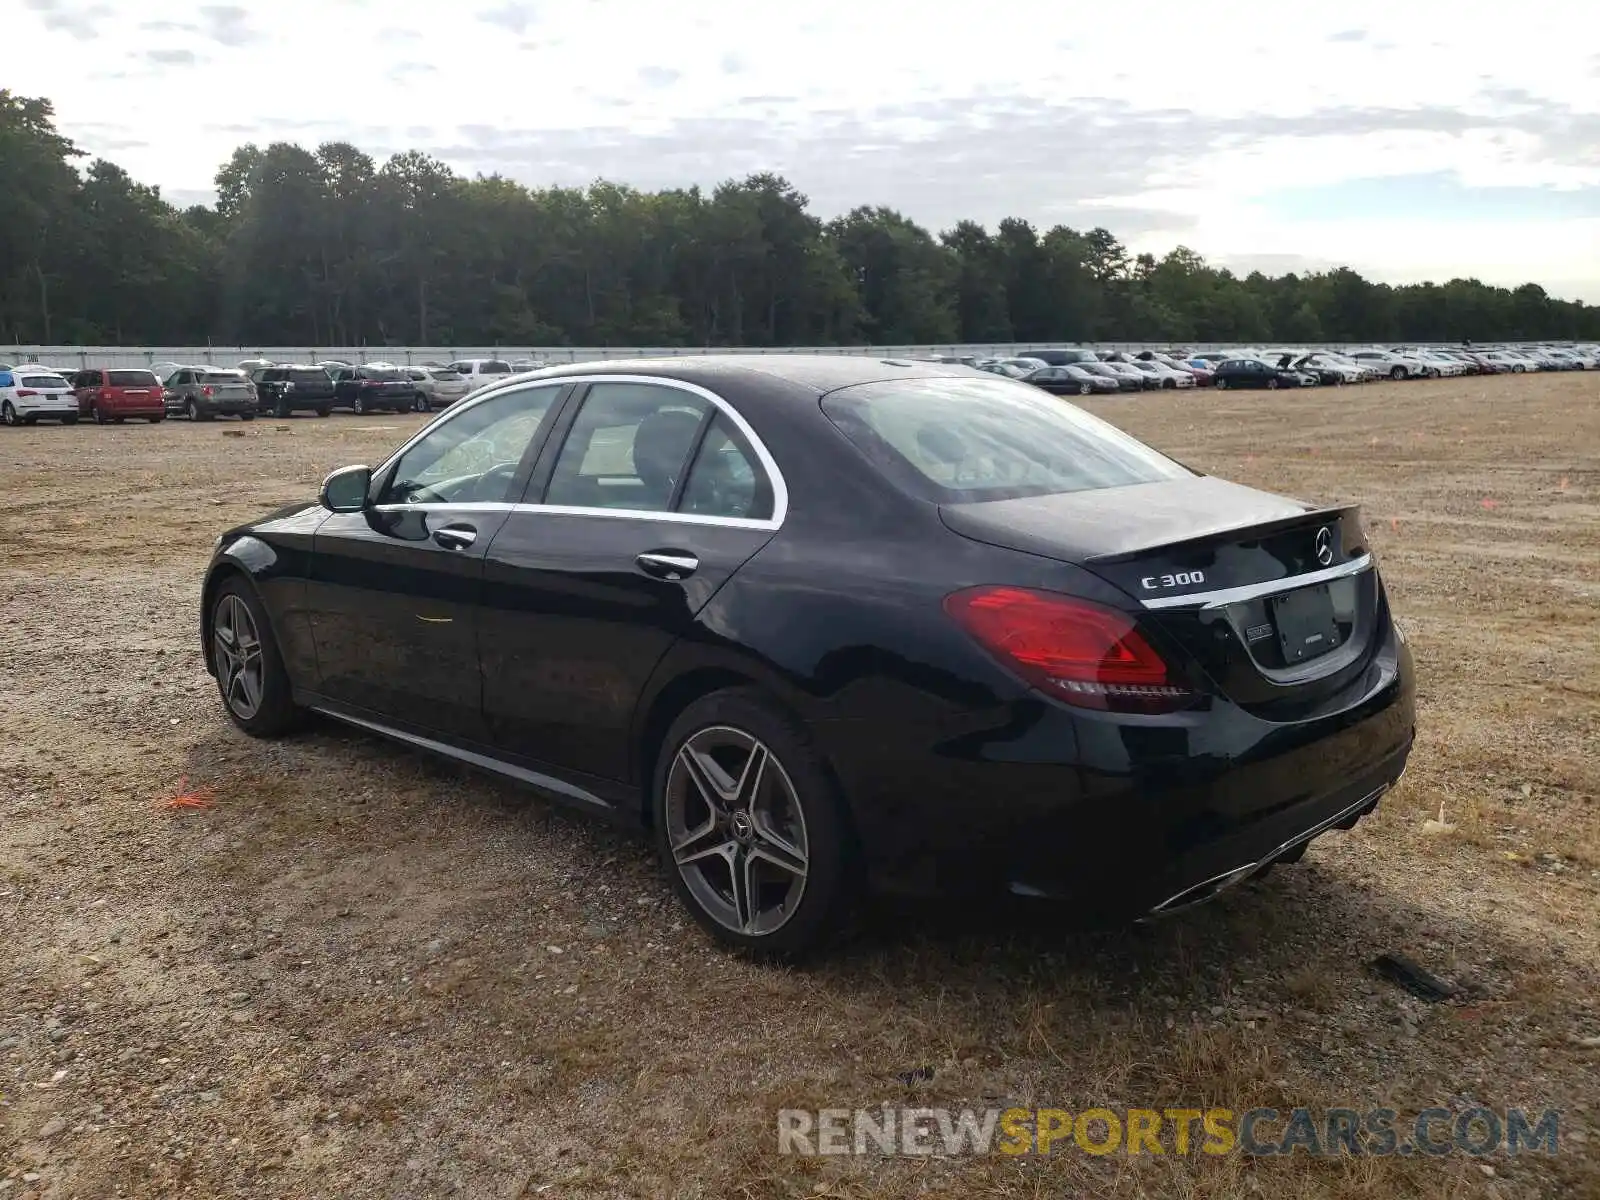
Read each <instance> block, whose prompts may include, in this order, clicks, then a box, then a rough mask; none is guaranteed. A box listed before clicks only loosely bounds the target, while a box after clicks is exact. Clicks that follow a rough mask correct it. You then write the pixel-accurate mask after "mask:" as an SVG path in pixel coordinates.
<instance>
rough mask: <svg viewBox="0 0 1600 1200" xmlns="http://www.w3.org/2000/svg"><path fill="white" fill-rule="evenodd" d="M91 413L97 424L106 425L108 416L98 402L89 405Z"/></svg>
mask: <svg viewBox="0 0 1600 1200" xmlns="http://www.w3.org/2000/svg"><path fill="white" fill-rule="evenodd" d="M89 415H90V416H91V417H93V418H94V423H95V424H96V425H104V424H106V421H107V418H106V414H105V410H104V409H103V408H101V407H100V406H99V405H98V404H91V405H90V406H89Z"/></svg>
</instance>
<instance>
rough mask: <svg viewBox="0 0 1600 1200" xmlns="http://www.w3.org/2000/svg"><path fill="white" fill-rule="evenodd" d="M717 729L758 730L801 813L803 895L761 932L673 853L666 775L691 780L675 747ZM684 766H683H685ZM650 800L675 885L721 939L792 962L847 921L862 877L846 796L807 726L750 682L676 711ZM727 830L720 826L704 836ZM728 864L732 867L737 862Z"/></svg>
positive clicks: (747, 733) (753, 733) (777, 781)
mask: <svg viewBox="0 0 1600 1200" xmlns="http://www.w3.org/2000/svg"><path fill="white" fill-rule="evenodd" d="M718 732H720V733H724V734H738V735H742V736H744V737H746V738H754V739H756V740H757V741H758V742H760V743H761V744H763V745H764V746H765V747H766V748H767V750H768V752H769V753H770V755H771V758H770V759H769V760H768V766H767V769H768V771H769V772H770V770H771V765H772V762H774V761H775V762H776V763H777V764H778V766H779V767H780V768H781V770H780V772H779V774H778V775H777V776H771V777H770V778H771V779H772V780H773V782H772V783H771V784H769V785H768V786H769V787H772V786H778V785H781V783H782V782H784V781H787V782H788V783H789V784H790V785H791V786H792V794H793V798H794V802H795V803H796V804H797V807H798V810H799V814H800V821H801V825H800V832H801V833H802V834H803V840H804V842H805V846H804V850H805V860H806V870H805V878H804V881H803V883H802V884H801V885H800V892H799V895H798V897H791V896H786V897H785V898H784V903H787V904H790V905H792V907H791V908H790V909H789V911H788V913H787V915H784V916H783V917H782V919H781V921H780V922H779V923H778V924H777V925H776V926H775V927H773V928H771V929H770V930H768V931H765V932H761V933H750V932H742V931H740V930H737V929H734V928H731V927H730V926H729V925H727V924H724V923H723V921H722V920H721V919H719V918H718V917H717V916H716V915H715V914H714V913H713V912H711V911H710V910H709V909H708V908H707V907H706V906H705V904H704V903H703V902H702V901H701V899H700V898H699V897H697V895H696V893H695V891H694V890H693V889H692V888H691V886H690V884H689V882H688V881H687V880H686V878H685V875H686V872H690V873H694V872H697V871H698V868H696V867H694V866H693V865H692V864H691V865H689V866H687V867H683V868H680V867H679V866H678V865H677V864H676V862H675V861H674V856H673V848H672V840H673V839H672V834H671V821H670V817H669V810H668V786H669V781H670V782H671V783H672V784H673V786H674V787H675V788H676V787H677V786H680V785H681V784H682V783H687V777H686V776H684V775H681V774H680V775H679V776H678V777H674V775H673V769H674V766H675V764H676V762H677V758H678V753H679V751H680V750H681V749H682V748H683V747H684V745H685V743H687V742H689V740H690V739H691V738H694V737H696V736H698V735H702V734H706V733H712V734H713V736H715V735H716V734H717V733H718ZM679 771H680V772H682V768H681V767H680V768H679ZM780 792H781V788H780ZM696 794H698V793H696ZM651 806H652V816H653V824H654V829H655V840H656V846H657V850H658V851H659V853H660V855H661V860H662V865H663V867H664V869H665V870H666V873H667V876H668V878H669V879H670V881H671V883H672V888H673V891H674V892H676V893H677V896H678V899H679V900H680V901H681V902H682V903H683V905H684V906H685V907H686V908H687V909H688V910H689V912H690V914H691V915H692V916H693V917H694V919H695V921H696V922H697V923H699V925H700V926H701V927H702V928H704V929H705V930H706V932H708V933H709V934H711V936H712V937H713V938H715V939H716V940H717V941H719V942H721V943H722V944H723V945H725V946H728V947H730V948H732V949H735V950H738V951H740V952H741V953H744V954H747V955H749V956H751V957H754V958H758V959H762V960H769V961H782V962H794V961H797V960H799V959H801V958H804V957H805V956H806V955H807V954H809V953H810V952H812V951H814V950H816V949H818V948H819V947H821V946H822V945H823V944H824V943H825V942H826V941H827V940H828V939H829V938H830V937H831V936H833V935H834V934H836V933H837V932H839V930H840V929H841V928H842V927H843V925H844V923H845V921H846V919H847V918H848V916H849V914H850V911H851V909H852V908H853V906H854V903H855V900H856V897H857V896H858V894H859V892H860V879H861V874H860V870H859V865H858V864H859V855H858V853H857V850H856V841H855V837H854V834H853V832H852V830H851V828H850V823H849V821H848V819H847V817H846V815H845V806H844V801H843V798H842V797H841V796H840V795H839V793H838V788H837V786H836V785H835V784H834V782H833V778H832V775H831V773H830V772H829V770H828V768H827V766H826V764H825V763H824V761H823V759H822V756H821V755H820V754H819V753H818V752H817V750H816V748H815V747H814V746H813V744H812V742H811V739H810V737H809V736H808V735H807V733H806V732H805V730H804V729H803V728H802V727H801V726H800V725H798V724H797V723H796V722H795V721H794V720H793V719H792V718H790V717H789V716H788V715H787V714H785V713H784V712H783V711H782V710H781V709H779V708H778V707H777V706H776V705H774V704H772V703H771V702H770V701H768V700H767V699H766V698H765V697H763V696H762V695H761V694H760V693H759V692H756V691H754V690H751V689H745V688H735V689H730V690H727V691H721V692H715V693H713V694H712V695H709V696H705V697H703V698H701V699H700V700H697V701H695V702H694V703H693V704H691V705H690V706H689V707H688V708H687V709H685V710H684V711H683V712H682V713H681V714H679V716H678V719H677V720H676V721H674V722H673V723H672V727H671V728H670V729H669V730H668V731H667V736H666V738H665V740H664V741H663V742H662V745H661V751H660V754H659V755H658V757H657V761H656V763H655V767H654V771H653V774H652V776H651ZM750 824H751V823H750V822H748V821H747V822H746V825H750ZM728 829H729V830H730V832H729V833H728V834H727V835H726V836H727V838H728V839H729V840H728V841H727V842H726V844H727V845H728V846H729V847H730V848H731V852H732V853H733V854H735V855H738V854H739V852H740V851H739V849H738V844H737V843H736V842H735V840H734V838H735V833H734V832H733V831H734V830H736V829H737V826H736V825H735V824H733V823H731V822H730V824H729V825H728ZM794 832H795V831H794V830H793V829H792V828H791V829H788V830H786V831H785V836H791V837H792V835H793V834H794ZM722 836H724V835H723V834H722V833H721V832H720V828H719V830H718V831H717V832H714V833H713V834H712V837H711V838H708V839H707V841H711V840H712V839H715V838H720V837H722ZM755 840H756V841H759V840H760V839H755ZM744 844H745V845H750V844H752V843H751V842H746V843H744ZM715 857H716V856H714V855H707V856H706V858H704V859H702V861H703V862H707V863H710V862H711V861H712V860H713V859H714V858H715ZM728 869H729V872H730V875H731V872H732V870H733V868H732V867H731V866H730V867H729V868H728ZM769 869H770V868H769ZM711 870H712V872H713V875H715V874H717V873H718V872H719V868H715V867H712V868H711ZM701 886H704V883H703V881H702V884H701ZM791 886H792V885H791ZM776 907H777V911H778V912H779V913H782V912H783V907H782V904H780V905H778V906H776Z"/></svg>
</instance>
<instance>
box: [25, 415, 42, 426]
mask: <svg viewBox="0 0 1600 1200" xmlns="http://www.w3.org/2000/svg"><path fill="white" fill-rule="evenodd" d="M22 423H23V424H24V425H37V424H38V423H39V418H38V417H37V416H26V417H23V418H22Z"/></svg>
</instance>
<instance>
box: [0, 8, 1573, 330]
mask: <svg viewBox="0 0 1600 1200" xmlns="http://www.w3.org/2000/svg"><path fill="white" fill-rule="evenodd" d="M0 27H3V28H5V29H7V31H8V38H9V39H10V40H11V41H12V42H13V44H14V45H15V44H18V43H22V44H25V45H26V46H27V47H28V49H27V52H25V53H21V54H13V55H12V56H11V58H10V60H9V63H8V78H7V86H9V87H11V88H12V89H13V90H16V91H19V92H21V93H23V94H27V95H44V96H48V97H50V98H51V99H52V100H53V101H54V102H55V104H56V108H57V112H58V115H59V118H60V123H61V126H62V128H63V130H64V131H65V132H66V133H68V134H69V135H70V136H72V137H74V138H76V139H77V140H78V141H79V142H80V143H81V144H82V145H83V146H84V147H85V148H86V149H88V150H90V151H92V152H103V153H106V154H108V156H111V157H114V158H116V160H117V161H118V162H120V163H122V164H123V165H124V166H125V167H127V168H128V169H129V170H130V171H131V172H132V173H133V174H134V175H135V176H136V177H138V178H140V179H143V180H146V181H149V182H153V183H158V184H160V185H161V186H162V188H163V189H164V190H165V191H166V192H168V193H169V194H173V195H179V194H182V195H186V196H189V195H194V194H196V193H201V192H204V191H205V190H206V189H208V188H209V187H210V186H211V181H212V176H213V174H214V173H215V171H216V168H217V166H218V165H219V164H220V163H221V162H222V161H223V160H224V159H225V158H226V157H227V155H228V154H229V153H230V152H231V151H232V150H233V148H234V147H235V146H236V145H238V144H239V143H240V142H242V141H246V140H255V141H269V140H274V139H280V138H285V139H289V140H298V141H302V142H306V143H315V142H317V141H320V140H324V139H328V138H347V139H349V140H353V141H356V142H358V143H359V144H361V145H362V146H363V148H365V149H368V150H370V151H372V152H375V153H378V154H380V155H381V154H383V153H387V152H390V151H393V150H397V149H402V148H406V147H409V146H413V145H415V146H417V147H419V148H421V149H425V150H433V151H435V152H438V153H443V154H444V155H445V156H446V157H447V158H448V159H449V160H450V161H451V162H452V165H454V166H456V167H457V168H458V169H460V170H463V171H466V172H472V171H475V170H486V171H487V170H500V171H503V172H504V173H507V174H510V175H512V176H514V177H517V178H520V179H523V180H525V181H527V182H530V183H549V182H554V181H560V182H567V183H579V182H584V181H585V180H586V179H587V178H590V177H592V175H593V174H594V173H596V172H598V171H600V170H604V171H605V172H606V173H607V174H611V175H613V176H614V177H617V178H621V179H625V180H628V181H633V182H638V183H640V184H641V185H645V186H660V185H662V184H666V183H683V184H687V183H692V182H699V183H702V184H711V183H715V182H716V181H717V180H719V179H720V178H723V177H726V176H728V175H733V174H740V173H743V172H745V171H748V170H754V169H762V168H771V169H774V170H779V171H783V172H786V173H788V174H789V175H790V177H791V178H792V179H793V180H794V182H795V183H796V184H797V185H798V186H799V187H800V188H801V189H802V190H803V191H806V192H807V193H808V194H810V195H811V196H812V197H813V198H814V200H815V202H816V207H817V209H818V211H820V212H822V213H823V214H824V215H831V213H832V212H833V211H837V210H838V209H842V208H844V207H848V206H849V205H850V204H852V203H891V204H895V205H898V206H899V207H901V208H903V209H904V210H905V211H906V212H907V213H908V214H909V215H911V216H913V217H914V218H916V219H918V220H921V221H924V222H925V223H928V224H930V225H934V226H939V225H943V224H948V223H950V222H951V221H953V220H954V219H956V218H957V217H959V216H963V215H971V216H973V217H976V218H978V219H981V220H986V221H990V222H993V221H994V220H997V219H998V217H999V216H1001V215H1003V214H1006V213H1014V214H1016V215H1019V216H1025V217H1029V218H1031V219H1033V220H1035V221H1036V222H1039V223H1041V224H1048V223H1051V222H1053V221H1056V220H1066V221H1069V222H1072V221H1088V222H1093V221H1102V222H1103V223H1105V224H1107V225H1108V226H1109V227H1111V228H1112V229H1113V230H1114V231H1116V232H1119V233H1122V234H1124V235H1125V236H1127V237H1128V238H1129V239H1130V240H1131V241H1133V242H1134V243H1135V244H1136V245H1139V246H1140V247H1141V248H1143V246H1144V245H1146V244H1148V246H1149V247H1150V248H1152V249H1165V248H1168V247H1170V245H1171V244H1173V242H1175V241H1176V240H1178V239H1179V238H1180V237H1181V238H1182V239H1183V240H1184V241H1186V242H1187V243H1188V244H1191V245H1193V246H1195V247H1196V248H1197V249H1199V250H1201V251H1202V252H1203V253H1207V254H1211V255H1213V256H1223V255H1236V256H1237V255H1251V254H1256V255H1290V256H1294V255H1299V256H1302V257H1305V258H1312V259H1324V258H1326V259H1328V260H1331V261H1349V262H1351V263H1352V264H1353V265H1358V266H1360V267H1361V268H1362V269H1364V270H1372V271H1374V273H1378V274H1385V275H1387V276H1393V275H1394V274H1395V273H1397V272H1398V273H1400V274H1401V275H1403V274H1405V273H1406V272H1409V271H1411V270H1412V269H1415V270H1418V271H1421V270H1423V269H1426V270H1427V271H1428V272H1429V273H1431V274H1434V275H1437V276H1439V277H1441V278H1442V277H1447V276H1449V275H1452V274H1478V275H1480V276H1482V277H1485V278H1491V277H1499V276H1500V275H1501V273H1502V272H1504V273H1506V274H1505V278H1507V279H1509V280H1512V281H1516V280H1520V279H1522V278H1533V279H1537V280H1540V281H1547V286H1551V287H1552V290H1556V285H1557V284H1559V285H1560V290H1563V291H1565V292H1566V293H1568V294H1573V293H1574V292H1576V293H1578V294H1582V295H1584V296H1586V297H1587V298H1590V299H1593V300H1600V240H1596V237H1595V229H1594V226H1593V224H1592V223H1585V222H1582V221H1558V222H1551V221H1538V220H1535V219H1533V218H1530V219H1529V220H1527V221H1525V222H1517V221H1511V220H1502V221H1498V222H1493V223H1488V224H1484V225H1481V226H1480V225H1463V224H1462V223H1461V222H1453V223H1449V224H1448V225H1442V226H1439V227H1432V226H1430V225H1428V224H1427V223H1426V222H1422V223H1418V222H1416V221H1414V220H1413V219H1411V218H1406V219H1399V218H1396V217H1392V216H1386V215H1385V214H1383V213H1368V214H1355V215H1353V216H1352V217H1351V219H1349V220H1342V221H1338V222H1327V221H1320V222H1318V221H1290V220H1285V219H1282V218H1279V219H1272V220H1269V219H1267V218H1265V217H1263V216H1262V215H1261V213H1260V212H1259V211H1257V210H1256V209H1255V208H1254V206H1253V204H1252V201H1253V200H1254V199H1255V198H1256V197H1258V196H1260V195H1262V194H1263V193H1265V192H1267V191H1270V190H1272V189H1274V188H1278V187H1284V186H1299V187H1310V186H1317V185H1320V184H1336V183H1339V182H1340V181H1343V180H1349V179H1356V178H1362V177H1368V176H1373V175H1398V174H1431V173H1438V172H1453V173H1454V174H1455V175H1457V176H1458V177H1459V178H1460V179H1461V180H1462V181H1463V182H1464V183H1465V184H1467V185H1468V186H1471V187H1479V186H1490V185H1494V186H1501V185H1514V186H1518V187H1532V186H1549V187H1561V188H1576V187H1595V186H1600V87H1597V84H1596V75H1595V67H1596V58H1595V50H1594V46H1595V45H1596V44H1600V7H1596V6H1593V5H1581V4H1578V5H1575V4H1572V3H1570V0H1526V2H1524V3H1521V4H1519V5H1518V6H1517V7H1516V9H1515V11H1514V12H1508V11H1507V10H1505V9H1504V8H1503V7H1496V6H1490V5H1470V6H1466V5H1454V4H1448V3H1445V2H1444V0H1411V2H1409V3H1406V4H1400V5H1397V4H1394V3H1392V2H1385V3H1378V2H1376V0H1345V2H1343V3H1341V4H1340V5H1338V6H1337V7H1336V8H1334V9H1323V10H1318V9H1316V8H1315V7H1314V6H1305V5H1285V4H1281V3H1275V2H1272V0H1237V2H1234V3H1229V4H1225V5H1219V6H1212V7H1211V8H1202V9H1198V10H1197V9H1195V8H1194V7H1193V6H1190V5H1179V4H1177V3H1175V2H1174V0H1124V2H1123V3H1121V4H1119V5H1117V6H1116V8H1115V9H1114V10H1112V11H1110V12H1108V13H1103V14H1100V15H1097V16H1095V17H1093V18H1092V19H1091V18H1089V17H1088V16H1085V15H1082V14H1079V15H1074V14H1072V13H1070V12H1065V11H1060V10H1053V9H1049V8H1048V7H1045V6H1040V5H1038V4H1037V3H1035V2H1034V0H989V2H988V3H985V4H984V5H982V6H981V7H980V8H978V9H974V8H973V7H972V6H971V5H968V4H956V3H938V2H935V3H932V4H929V3H920V4H918V3H911V2H910V0H808V3H807V4H806V5H805V6H803V7H801V8H798V9H796V8H788V9H783V10H782V11H781V12H780V11H777V10H774V9H772V8H771V7H770V6H764V5H752V4H748V3H745V2H744V0H738V2H735V0H692V2H691V3H688V4H676V5H674V4H662V3H660V2H659V0H560V2H559V3H558V2H557V0H467V2H466V3H465V4H455V5H448V6H446V5H440V4H438V3H436V2H435V0H389V2H386V3H379V2H378V0H337V2H329V0H270V2H269V0H234V2H232V3H211V4H207V5H203V6H201V7H198V8H197V7H194V6H193V5H192V4H185V3H181V2H179V0H139V2H138V3H137V4H134V5H109V4H106V3H104V0H0ZM189 56H192V58H193V60H194V61H193V62H192V63H191V62H189V61H188V57H189ZM336 58H337V60H338V62H339V67H338V70H337V71H335V70H334V67H333V64H334V61H335V59H336ZM163 60H164V61H163ZM69 62H70V63H71V64H72V65H71V67H70V69H64V68H63V65H62V64H64V63H69ZM274 64H277V65H278V67H280V68H281V75H282V78H283V80H284V85H283V86H280V87H269V86H263V83H264V81H266V80H268V79H270V78H271V77H272V73H273V71H274V69H275V67H274ZM419 64H425V65H426V66H429V67H432V68H433V69H432V70H425V69H423V67H422V65H419ZM319 70H321V71H325V72H326V78H327V79H328V84H327V86H313V85H312V84H311V82H310V81H311V80H312V79H313V78H315V77H316V73H317V72H318V71H319ZM352 70H354V73H352ZM1096 202H1100V203H1101V204H1106V205H1110V206H1111V207H1109V208H1107V207H1096ZM1119 207H1120V210H1121V211H1125V212H1126V213H1127V218H1126V223H1125V224H1124V225H1123V226H1122V227H1121V228H1119V226H1118V221H1117V220H1116V217H1117V213H1118V211H1119ZM1163 214H1170V215H1163ZM1469 229H1470V230H1471V231H1472V234H1473V236H1471V237H1468V236H1467V233H1468V230H1469Z"/></svg>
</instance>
